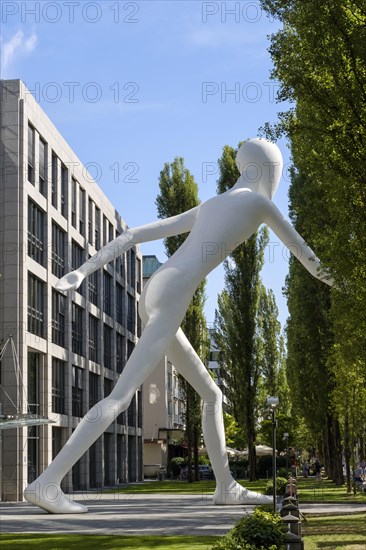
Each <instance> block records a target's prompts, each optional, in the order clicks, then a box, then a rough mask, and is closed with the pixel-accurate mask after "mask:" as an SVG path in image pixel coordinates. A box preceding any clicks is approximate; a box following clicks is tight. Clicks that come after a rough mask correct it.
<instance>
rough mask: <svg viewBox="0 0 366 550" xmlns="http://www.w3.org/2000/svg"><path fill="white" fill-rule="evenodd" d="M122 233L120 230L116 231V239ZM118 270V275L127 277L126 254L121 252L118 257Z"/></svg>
mask: <svg viewBox="0 0 366 550" xmlns="http://www.w3.org/2000/svg"><path fill="white" fill-rule="evenodd" d="M120 235H121V233H119V232H118V231H116V239H117V238H118V237H119V236H120ZM116 271H117V273H118V275H120V276H121V277H123V278H124V277H125V255H124V254H120V255H119V256H117V257H116Z"/></svg>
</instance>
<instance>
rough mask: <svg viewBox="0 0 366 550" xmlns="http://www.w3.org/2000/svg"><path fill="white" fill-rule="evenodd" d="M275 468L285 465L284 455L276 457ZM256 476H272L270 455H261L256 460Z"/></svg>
mask: <svg viewBox="0 0 366 550" xmlns="http://www.w3.org/2000/svg"><path fill="white" fill-rule="evenodd" d="M276 464H277V468H278V469H279V468H285V467H286V457H285V456H278V457H276ZM257 476H258V477H259V478H266V477H271V476H272V455H265V456H261V457H259V458H258V460H257Z"/></svg>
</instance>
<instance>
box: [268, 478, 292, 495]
mask: <svg viewBox="0 0 366 550" xmlns="http://www.w3.org/2000/svg"><path fill="white" fill-rule="evenodd" d="M287 483H288V480H287V478H286V477H276V493H277V495H284V494H285V493H286V485H287ZM265 493H266V495H273V479H270V480H269V481H268V483H267V485H266V489H265Z"/></svg>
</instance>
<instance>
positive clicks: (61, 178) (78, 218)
mask: <svg viewBox="0 0 366 550" xmlns="http://www.w3.org/2000/svg"><path fill="white" fill-rule="evenodd" d="M36 142H37V143H38V178H39V182H38V184H39V191H40V192H41V193H42V194H43V195H44V196H47V185H46V182H47V180H48V168H49V167H48V162H47V159H48V145H47V143H46V142H45V141H44V140H43V138H42V137H41V136H40V135H39V134H38V132H36V130H35V128H34V127H33V126H32V125H31V124H29V125H28V180H29V181H30V183H32V184H33V185H35V184H36V182H35V177H36V170H35V167H36V160H35V159H36ZM50 170H51V178H50V181H51V204H52V206H53V207H54V208H55V209H57V210H59V211H60V212H61V214H62V216H63V217H64V218H65V219H68V200H69V170H68V168H67V167H66V165H65V164H64V163H63V162H61V160H60V159H59V158H58V157H57V155H56V153H55V152H54V151H52V152H51V163H50ZM86 198H87V195H86V192H85V189H83V188H82V187H81V185H80V184H79V183H78V182H77V181H76V179H75V178H73V177H72V178H71V225H72V226H73V227H74V228H75V229H78V231H79V233H80V234H81V235H82V236H83V237H87V238H88V242H89V244H91V245H93V246H94V247H95V248H96V249H99V248H100V245H101V228H100V224H101V211H100V208H98V206H97V205H96V204H95V202H94V201H93V200H92V199H91V198H90V197H88V220H86ZM28 214H29V222H28V234H29V242H30V247H29V250H30V255H31V256H32V257H34V259H35V260H36V261H37V262H39V263H41V264H42V265H43V261H44V258H43V253H44V238H43V237H44V236H43V228H44V227H45V223H44V222H45V220H44V219H43V218H44V212H43V211H42V210H41V209H40V208H39V207H38V206H37V205H35V204H34V203H32V204H31V205H30V206H29V208H28ZM77 214H78V215H77ZM86 228H88V229H86ZM86 230H87V234H86ZM118 235H119V233H118V231H115V230H114V227H113V224H112V223H111V222H110V221H109V220H108V219H107V217H106V216H105V215H103V245H105V244H107V242H110V241H112V240H113V239H114V238H115V237H117V236H118ZM64 240H65V242H66V239H65V237H64ZM32 241H34V242H32ZM55 248H56V247H55ZM56 250H60V251H61V253H60V256H61V257H62V250H64V249H63V248H62V247H60V248H57V249H56ZM139 261H140V260H138V262H139ZM135 262H136V258H135V251H134V250H131V251H130V254H129V255H128V257H127V282H128V284H130V285H131V286H133V287H134V288H135V279H136V275H137V281H136V283H137V291H138V292H139V293H141V266H140V265H139V266H138V269H137V270H136V263H135ZM56 263H57V262H56ZM111 264H112V265H113V262H111ZM115 267H116V270H117V271H118V273H120V275H121V276H123V277H124V276H125V273H124V262H123V261H121V258H118V259H117V261H116V266H115ZM64 268H65V262H64V265H63V267H62V269H61V267H60V266H59V269H60V271H62V272H63V270H64ZM55 270H56V266H55ZM55 274H56V273H55ZM63 274H64V272H63ZM57 276H59V275H57ZM61 276H62V275H61Z"/></svg>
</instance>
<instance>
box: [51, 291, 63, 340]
mask: <svg viewBox="0 0 366 550" xmlns="http://www.w3.org/2000/svg"><path fill="white" fill-rule="evenodd" d="M65 308H66V297H65V296H64V295H63V294H60V292H57V291H56V290H54V289H52V342H53V343H54V344H57V345H59V346H61V347H63V348H64V347H65Z"/></svg>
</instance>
